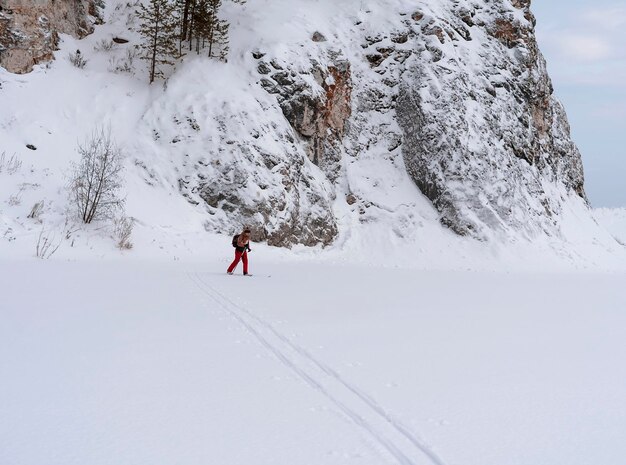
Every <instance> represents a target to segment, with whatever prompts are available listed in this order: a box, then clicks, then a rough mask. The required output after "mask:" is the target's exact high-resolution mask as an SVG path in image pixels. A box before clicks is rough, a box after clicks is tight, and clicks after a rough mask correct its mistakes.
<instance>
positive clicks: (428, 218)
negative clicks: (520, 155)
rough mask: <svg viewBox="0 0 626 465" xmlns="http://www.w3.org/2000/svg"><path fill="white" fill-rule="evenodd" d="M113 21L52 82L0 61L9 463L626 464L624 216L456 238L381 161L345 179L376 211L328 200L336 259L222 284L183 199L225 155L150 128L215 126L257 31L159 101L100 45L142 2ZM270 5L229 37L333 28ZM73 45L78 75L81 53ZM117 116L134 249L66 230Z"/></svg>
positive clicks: (2, 318)
mask: <svg viewBox="0 0 626 465" xmlns="http://www.w3.org/2000/svg"><path fill="white" fill-rule="evenodd" d="M318 3H319V5H320V8H319V9H317V10H316V11H318V12H319V11H332V9H331V8H330V7H331V6H332V5H334V4H336V3H337V2H334V1H331V0H323V1H320V2H318ZM339 3H340V4H341V6H342V8H344V9H345V8H349V7H350V4H349V3H348V2H345V1H344V2H339ZM399 3H402V4H406V5H409V4H410V3H411V2H408V1H405V0H402V2H399ZM107 4H108V5H109V10H107V15H108V16H107V21H108V22H107V24H106V25H105V26H102V27H98V28H97V29H96V32H95V33H94V34H93V35H92V36H90V37H88V38H86V39H84V40H82V41H76V40H74V39H71V38H69V37H67V36H64V37H63V41H62V44H61V50H60V51H59V52H58V53H57V60H56V61H55V62H53V63H51V64H50V65H49V66H45V65H42V66H38V67H36V69H35V71H34V72H33V73H31V74H29V75H24V76H16V75H10V74H8V73H6V72H5V71H4V70H2V69H0V81H1V82H2V87H1V88H0V154H2V153H4V154H5V157H4V159H0V399H2V401H1V402H0V465H5V464H6V465H42V464H46V465H73V464H76V465H78V464H80V465H83V464H90V465H98V464H102V465H105V464H106V465H109V464H113V463H114V464H117V465H125V464H127V465H148V464H149V465H160V464H163V465H166V464H168V465H169V464H174V463H176V464H181V465H193V464H198V465H199V464H203V465H205V464H228V465H236V464H242V465H244V464H245V465H250V464H254V465H270V464H273V465H294V464H297V465H307V464H311V465H314V464H315V465H321V464H323V465H332V464H346V463H358V464H372V465H374V464H375V465H381V464H403V465H409V464H414V465H418V464H419V465H421V464H430V465H432V464H435V465H474V464H475V465H543V464H546V465H547V464H550V465H554V464H559V465H560V464H567V465H590V464H602V465H622V463H623V458H624V457H626V443H625V442H624V441H623V438H624V435H625V434H626V396H624V392H626V373H625V370H624V363H623V361H624V360H625V359H626V345H625V344H624V341H625V340H626V313H625V312H624V308H626V291H625V290H624V286H623V283H624V278H625V277H626V275H625V274H624V270H625V269H626V251H625V248H624V246H623V245H620V243H618V242H617V241H615V240H614V239H613V237H616V238H618V239H619V240H620V241H621V242H622V243H626V233H625V232H624V231H626V228H624V227H622V226H620V224H624V223H623V214H622V213H619V211H618V212H616V211H600V212H598V213H597V214H596V219H595V220H594V218H593V217H592V215H590V214H589V210H588V208H587V207H586V206H585V205H584V204H583V203H582V201H576V202H568V203H566V207H565V208H564V211H563V215H562V218H561V221H562V234H561V235H558V236H548V235H546V236H540V237H535V238H530V239H529V238H528V237H523V236H521V235H520V236H519V237H515V236H513V237H510V238H508V239H507V240H506V241H501V240H499V239H500V238H497V237H494V238H493V240H492V241H489V242H479V241H476V240H472V239H468V238H462V237H459V236H456V235H454V234H453V233H451V232H450V231H448V230H447V229H445V228H444V227H442V226H441V225H440V224H439V221H438V215H437V213H436V212H435V210H434V209H433V208H432V206H431V205H430V204H429V203H428V202H427V201H426V199H425V198H424V197H423V196H422V195H421V194H420V193H419V192H418V191H417V189H416V188H415V186H414V185H413V184H411V183H409V182H408V180H409V178H408V177H407V175H406V173H405V172H404V171H402V169H403V167H402V166H401V165H402V164H401V163H396V162H394V161H393V160H388V159H383V158H380V157H376V156H375V155H376V154H375V153H372V154H370V155H371V156H369V155H368V156H367V157H365V158H364V160H365V161H363V160H361V164H360V165H358V166H357V164H354V166H352V167H351V168H350V170H349V171H350V172H349V173H348V177H353V178H354V179H350V181H351V182H354V183H359V182H360V183H362V185H361V187H362V188H363V189H366V188H368V189H369V188H371V189H374V187H372V186H373V185H374V184H376V189H377V190H376V191H373V190H372V191H371V192H368V195H369V194H371V195H372V198H375V199H376V200H377V202H378V206H377V207H376V208H378V210H376V212H377V213H376V215H378V216H376V215H374V214H372V215H369V216H367V217H366V220H367V221H363V220H362V219H360V218H359V216H358V215H355V214H354V212H351V211H349V209H348V208H347V207H346V205H345V202H344V205H343V206H339V207H338V206H337V205H335V214H336V215H337V217H338V222H339V225H340V228H341V232H340V235H339V237H338V239H337V241H336V242H335V243H334V244H333V245H332V246H331V247H329V248H327V249H325V250H322V249H320V248H304V247H295V248H294V249H292V250H283V249H276V248H271V247H268V246H266V245H263V244H255V245H254V246H253V248H254V251H253V253H252V256H251V260H252V271H253V272H254V273H255V274H256V275H257V276H255V277H253V278H250V279H249V278H243V277H240V276H232V277H230V276H226V275H225V274H224V271H225V269H226V266H227V265H228V262H229V260H230V258H231V257H230V254H231V253H232V249H231V247H230V238H229V237H228V236H227V235H218V234H214V233H208V232H207V230H206V229H205V222H206V220H207V211H206V209H205V208H203V206H202V205H192V204H191V203H189V202H188V201H187V200H186V199H185V198H184V197H183V196H182V195H181V192H180V190H179V187H178V180H179V179H180V177H181V176H183V175H184V174H185V172H184V170H185V169H192V168H193V166H192V165H193V163H194V162H195V161H198V160H199V159H200V158H201V155H202V152H201V150H205V149H206V145H203V144H209V143H220V141H219V140H218V142H215V141H213V142H211V141H212V139H211V138H212V137H213V136H215V134H214V133H211V132H210V130H209V131H208V132H206V133H202V137H201V138H200V139H197V140H194V139H193V138H192V137H191V136H190V137H189V138H188V140H191V142H189V144H188V145H185V144H186V142H185V140H187V139H185V138H184V137H183V138H182V139H181V140H180V141H179V142H180V144H179V145H178V147H183V146H184V147H187V148H189V152H190V157H191V158H190V159H193V162H189V163H187V162H185V161H184V159H183V158H182V155H181V154H180V153H178V152H177V150H179V149H176V148H174V147H175V145H173V143H172V144H170V140H169V139H167V140H166V141H165V142H160V143H157V142H156V141H155V140H154V139H153V137H152V136H153V135H152V134H151V132H150V129H151V128H153V127H160V128H162V129H163V130H164V131H167V130H172V131H178V130H179V129H177V128H176V127H175V126H174V124H173V123H172V122H171V121H170V120H168V119H167V118H165V117H164V118H163V119H162V120H160V119H159V118H160V116H162V114H165V113H168V115H169V116H172V115H175V114H176V113H177V111H179V110H180V111H181V112H183V111H184V110H185V109H186V108H187V107H190V106H191V107H193V108H194V111H198V112H204V113H202V115H203V117H204V118H205V121H204V122H205V123H206V124H203V128H207V127H208V128H211V127H212V126H211V124H210V123H211V121H212V120H211V118H212V117H213V116H215V115H214V113H215V112H216V111H217V110H216V108H217V107H218V103H219V102H221V101H226V100H228V99H231V100H234V98H235V95H234V93H236V92H238V91H240V90H241V89H243V88H246V89H247V87H246V86H247V85H248V84H250V83H249V82H248V81H247V80H252V81H254V80H256V79H257V78H258V76H256V77H251V74H250V71H251V70H254V66H255V64H252V65H250V63H248V62H247V61H246V60H250V58H249V51H250V50H249V49H250V47H252V45H253V44H252V43H251V42H250V41H251V40H252V39H253V35H251V34H247V35H246V34H243V35H242V34H240V35H236V34H235V33H233V38H234V39H233V43H232V50H233V59H232V60H231V61H229V63H228V64H227V65H221V64H216V63H214V62H210V61H208V60H203V59H191V58H188V59H187V60H186V62H185V63H184V64H182V65H180V67H179V70H178V73H179V74H178V75H177V77H175V78H173V79H171V80H170V81H169V83H168V86H167V88H165V86H163V85H161V84H157V85H153V86H152V87H149V86H147V84H146V79H144V78H145V76H144V75H143V72H142V71H141V68H142V66H143V64H141V63H137V62H136V63H135V65H136V70H137V72H136V74H135V75H134V76H131V75H128V74H125V73H120V72H113V71H112V70H113V69H114V68H115V67H116V66H117V65H118V64H120V60H123V59H124V56H125V55H124V53H125V51H124V49H123V48H122V47H118V48H114V49H113V50H112V51H111V52H104V51H98V50H95V48H97V44H98V43H99V42H100V41H101V40H102V39H110V38H111V37H113V36H115V35H120V36H123V37H128V38H130V39H131V40H136V37H133V36H132V34H130V33H129V32H128V30H127V25H126V23H125V19H126V16H127V13H128V11H125V10H124V8H123V7H122V9H120V10H113V9H112V8H113V7H114V6H115V5H118V4H119V5H122V6H123V5H124V4H126V2H121V1H120V2H117V1H114V0H111V1H110V2H107ZM281 4H283V5H284V6H286V8H285V9H284V11H282V10H281V6H280V5H281ZM394 4H395V3H394ZM231 6H232V5H231ZM263 6H264V5H263V4H262V3H261V2H259V3H254V4H253V2H249V4H248V7H247V8H248V10H247V11H248V12H249V14H250V15H251V16H250V17H251V18H255V19H258V21H250V22H249V23H246V24H233V27H232V29H231V31H237V30H238V29H246V28H247V29H254V28H255V27H257V26H258V27H259V28H260V29H263V30H264V31H265V33H266V34H267V37H266V38H265V40H266V42H265V43H264V44H263V45H264V46H265V47H266V48H268V49H272V47H274V48H275V49H280V44H279V43H277V42H276V40H278V39H281V40H284V37H285V35H284V34H287V35H288V36H289V37H292V36H298V37H300V36H301V37H304V38H306V40H308V37H309V36H310V32H311V31H309V30H308V29H310V28H311V27H313V26H314V23H319V22H320V21H321V22H323V20H324V18H325V17H326V16H324V17H322V18H321V19H320V18H318V17H313V16H315V15H313V16H311V15H309V16H307V15H306V12H301V11H295V10H297V8H294V7H293V5H290V2H289V1H287V0H281V1H280V2H279V1H278V0H276V1H275V2H272V3H271V5H270V2H265V6H267V7H268V9H267V10H266V9H264V8H263ZM270 6H271V8H269V7H270ZM287 7H289V8H287ZM322 7H323V8H322ZM407 8H408V7H407ZM281 11H282V14H281V15H278V16H276V18H273V17H272V14H274V13H276V12H279V13H280V12H281ZM296 14H298V15H300V16H299V19H298V21H295V22H290V18H291V17H292V16H293V15H296ZM255 15H256V16H255ZM270 20H272V21H274V22H276V24H277V25H278V24H280V25H281V26H282V28H283V29H282V32H281V31H274V30H270V31H268V30H267V27H265V26H263V28H262V27H261V25H267V24H269V21H270ZM282 23H284V24H282ZM248 32H249V31H248ZM257 32H258V31H257ZM322 32H325V33H326V32H327V31H325V30H324V31H322ZM272 41H274V42H272ZM94 47H95V48H94ZM77 48H80V49H81V50H83V53H84V54H85V56H86V58H87V59H88V60H89V63H88V65H87V67H86V68H85V69H84V70H78V69H76V68H74V67H72V66H71V65H70V64H69V62H68V61H67V59H66V57H67V55H68V53H69V52H71V51H74V50H76V49H77ZM244 53H245V55H244ZM244 65H245V66H244ZM238 66H239V67H240V68H238ZM242 70H243V71H245V73H244V72H240V71H242ZM209 73H211V75H212V76H213V81H212V82H214V83H220V84H224V83H227V82H230V81H232V82H231V84H232V86H230V87H228V89H226V91H224V90H223V89H217V88H215V87H213V88H207V89H206V94H203V93H202V92H197V93H189V95H187V93H186V92H185V80H186V79H188V82H190V83H197V82H196V81H197V80H203V79H204V76H205V75H209ZM198 76H200V77H198ZM231 78H232V79H231ZM252 81H251V82H252ZM249 91H250V92H251V93H254V98H256V99H258V101H262V102H265V103H267V104H268V106H267V108H269V110H268V114H271V115H273V116H272V117H278V116H280V114H279V113H277V109H276V105H275V102H274V103H272V104H271V105H270V103H271V102H270V96H268V95H267V94H266V93H265V91H263V90H262V89H261V88H260V87H258V88H257V87H250V88H249ZM246 92H247V91H246ZM202 98H204V99H206V100H202ZM250 98H252V97H250ZM220 99H222V100H220ZM242 101H243V100H242ZM243 102H244V103H245V102H246V101H243ZM268 102H269V103H268ZM240 103H241V102H240ZM245 104H246V105H248V103H245ZM242 105H243V104H242ZM251 105H252V104H250V106H251ZM272 105H273V106H272ZM235 107H236V105H235ZM166 110H167V111H166ZM257 110H258V109H257ZM252 114H253V115H257V116H258V114H257V113H252ZM277 115H278V116H277ZM102 124H105V125H110V127H111V131H112V133H113V134H114V135H115V138H116V139H117V141H118V142H119V143H120V145H122V146H123V148H124V150H125V152H126V153H127V155H128V158H127V166H126V173H125V181H126V185H125V191H126V195H127V204H126V211H127V213H128V214H129V215H131V216H132V217H134V218H135V219H136V226H135V230H134V233H133V237H132V239H131V240H132V242H133V243H134V248H133V249H132V250H130V251H120V250H117V249H116V248H115V241H114V239H113V237H112V235H113V233H112V231H111V225H110V224H105V223H99V224H93V225H90V226H84V225H79V224H77V223H76V222H75V221H74V220H73V219H71V214H69V213H68V208H69V205H68V202H67V192H66V191H65V185H66V184H67V174H68V172H69V166H70V162H72V161H76V159H77V154H76V151H75V149H76V144H77V141H80V140H82V139H83V138H84V137H86V136H87V135H88V134H89V133H90V132H91V131H92V130H93V129H94V127H96V126H98V125H102ZM283 124H285V122H283ZM244 129H245V128H244ZM189 131H191V130H189ZM242 132H245V131H242ZM167 135H168V136H169V135H170V134H169V133H167ZM187 135H188V134H187ZM183 136H185V134H183ZM194 137H195V136H194ZM172 140H173V139H172ZM27 144H32V145H34V146H35V147H36V148H37V150H30V149H28V148H26V145H27ZM159 144H161V145H159ZM168 144H169V145H168ZM177 144H178V142H177ZM177 154H178V155H181V157H178V158H177ZM368 157H369V158H368ZM186 164H188V165H189V166H186ZM396 165H398V166H396ZM311 169H312V170H313V169H314V168H311ZM367 173H370V174H372V175H374V174H375V175H376V176H374V178H375V179H374V180H375V181H376V182H370V180H369V179H367V177H366V174H367ZM390 180H391V181H390ZM370 184H371V185H372V186H370ZM40 201H44V202H45V205H44V208H43V210H42V212H41V214H40V215H39V216H38V217H37V218H27V215H28V214H29V213H30V211H31V208H32V207H33V205H34V204H35V203H36V202H40ZM337 203H339V202H337ZM620 215H621V218H622V219H621V220H620V219H619V218H620ZM68 218H70V219H69V220H68ZM596 220H597V221H598V223H599V224H600V227H599V226H598V224H597V223H596V222H595V221H596ZM620 222H621V223H620ZM224 232H225V231H224ZM40 237H41V238H43V239H45V238H48V239H49V241H50V243H51V244H52V248H54V247H56V246H57V245H58V246H59V248H58V250H57V251H56V253H55V254H54V255H52V257H51V259H50V260H35V259H33V258H32V257H33V256H34V255H35V252H36V246H37V243H38V239H39V238H40ZM621 238H624V239H621ZM40 242H41V241H40ZM538 270H541V271H538ZM574 270H576V271H574ZM610 270H613V271H610ZM496 271H497V272H496Z"/></svg>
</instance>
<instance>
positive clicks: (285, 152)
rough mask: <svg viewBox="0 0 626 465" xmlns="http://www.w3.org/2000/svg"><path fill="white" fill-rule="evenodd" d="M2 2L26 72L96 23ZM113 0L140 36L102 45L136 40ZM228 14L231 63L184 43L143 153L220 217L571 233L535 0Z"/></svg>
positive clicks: (209, 223)
mask: <svg viewBox="0 0 626 465" xmlns="http://www.w3.org/2000/svg"><path fill="white" fill-rule="evenodd" d="M0 1H2V3H0V4H1V5H2V11H0V37H1V39H0V40H1V42H0V43H2V44H3V45H2V46H3V47H4V49H3V51H2V55H1V59H2V64H3V66H6V67H7V68H9V69H11V70H13V71H16V72H24V71H27V70H28V69H29V68H30V67H32V65H33V64H34V63H36V62H37V61H39V60H41V59H44V58H49V56H50V54H51V52H52V50H53V49H54V47H55V44H56V41H57V40H58V38H57V34H58V32H68V33H71V34H73V35H76V36H81V35H84V34H86V33H88V32H89V31H90V30H91V27H92V26H91V24H92V22H93V21H95V20H94V19H93V18H91V16H93V15H94V14H95V9H94V4H93V3H92V2H90V1H86V0H81V1H79V0H75V1H66V2H59V1H58V0H57V1H56V3H54V6H53V3H52V0H51V1H50V2H48V1H41V2H29V4H30V5H31V6H30V7H27V6H26V4H27V3H28V2H25V1H19V0H0ZM112 3H114V4H115V6H111V5H110V6H109V9H110V11H111V14H110V17H107V24H108V27H109V28H113V29H111V30H116V31H118V32H122V31H123V32H124V34H125V35H127V36H128V37H129V38H130V39H131V43H129V44H128V45H127V46H125V47H127V49H125V50H123V49H122V48H121V47H117V48H113V49H112V50H111V51H109V52H104V51H94V53H99V54H103V53H111V54H123V53H125V52H128V51H129V50H130V49H131V47H132V45H133V42H135V43H136V42H137V41H138V37H137V35H136V34H135V35H133V32H132V30H131V31H129V30H128V29H129V27H130V29H132V28H133V25H132V21H129V20H128V19H129V18H132V12H133V9H134V7H133V5H132V4H131V3H128V2H121V1H116V2H112ZM223 15H224V17H225V18H227V19H228V20H229V21H230V23H231V29H230V34H231V53H230V56H229V60H228V63H226V64H224V63H217V62H214V61H211V60H207V59H202V58H198V57H195V56H194V54H190V55H188V56H187V57H185V58H184V59H183V60H182V61H181V63H179V65H178V68H177V70H176V71H175V72H174V70H171V72H170V73H169V75H170V77H169V79H168V80H167V82H166V83H164V84H165V85H164V87H163V91H162V92H161V91H160V90H159V91H156V90H155V91H154V92H152V93H151V99H152V100H151V102H150V104H149V105H148V106H147V108H146V111H145V112H144V113H142V117H141V119H140V121H138V123H137V127H136V128H135V129H134V130H133V133H134V134H137V137H136V138H135V140H134V141H133V148H132V150H131V151H130V152H131V153H132V154H133V160H134V165H135V166H136V167H138V169H139V170H140V172H141V176H143V178H144V179H145V181H146V182H148V183H150V184H151V185H152V184H155V185H156V184H158V183H162V184H164V185H166V186H168V188H173V189H175V190H176V192H177V193H178V194H182V195H183V196H184V197H185V198H186V199H187V200H188V201H189V203H190V204H192V205H194V208H196V210H197V211H198V213H199V214H201V215H203V216H204V218H205V220H204V224H205V227H206V229H208V230H211V231H218V232H223V233H230V232H234V231H236V230H237V229H239V228H241V226H242V225H247V226H250V227H252V228H253V230H254V231H255V237H254V239H255V240H266V241H268V242H269V243H270V244H272V245H281V246H290V245H294V244H305V245H315V244H323V245H328V244H330V243H332V242H333V241H334V240H335V239H336V238H337V237H338V236H339V235H341V233H342V232H343V233H346V235H349V231H350V230H351V228H353V227H358V226H359V225H369V224H372V223H376V224H378V225H382V226H383V227H384V228H386V229H387V230H389V231H392V232H393V234H395V235H396V236H397V237H399V238H401V239H403V238H407V237H411V236H414V233H415V231H416V230H419V229H420V228H422V227H423V225H424V224H425V223H429V224H430V222H431V220H432V219H433V218H435V220H436V221H438V222H439V223H441V224H443V225H444V226H445V227H447V228H449V229H450V230H452V231H454V232H455V233H457V234H459V235H467V236H471V237H474V238H478V239H488V238H490V237H493V236H494V235H498V236H503V237H507V236H510V235H514V236H516V237H517V236H519V234H522V235H523V236H524V237H526V238H531V239H532V238H533V237H536V236H537V235H539V234H544V235H545V234H547V235H550V236H555V235H558V234H559V232H560V221H561V220H560V218H561V212H562V211H563V207H564V205H566V204H567V203H568V202H569V201H570V200H572V199H574V200H576V199H582V201H583V202H584V199H585V193H584V181H583V170H582V163H581V157H580V154H579V152H578V150H577V148H576V146H575V145H574V144H573V142H572V140H571V138H570V134H569V127H568V123H567V118H566V115H565V111H564V110H563V108H562V106H561V105H560V104H559V102H558V101H557V100H556V99H555V98H554V96H553V89H552V85H551V82H550V78H549V76H548V73H547V71H546V63H545V60H544V59H543V57H542V55H541V53H540V51H539V48H538V46H537V42H536V39H535V34H534V28H535V18H534V17H533V15H532V12H531V10H530V2H529V1H528V0H490V1H487V0H438V1H425V0H424V1H415V0H361V1H359V2H353V1H337V0H318V1H316V2H310V1H308V0H274V1H272V2H256V1H249V2H247V3H245V4H243V5H242V4H236V3H235V2H224V10H223ZM16 31H18V32H16ZM19 31H22V33H19ZM25 31H26V32H25ZM107 37H108V36H107ZM197 58H198V59H197ZM108 59H109V60H108V61H109V62H110V61H111V60H114V59H115V56H110V57H108ZM103 61H106V57H104V58H103ZM130 68H131V67H129V69H130ZM113 72H115V71H113ZM134 72H135V73H136V75H135V77H136V79H137V80H138V81H141V83H142V86H144V84H143V80H144V79H143V76H142V73H143V70H142V69H141V68H139V67H138V66H136V65H135V66H134ZM144 87H145V86H144ZM129 95H131V94H129ZM133 124H135V123H133ZM165 165H168V170H165V168H164V166H165ZM169 168H172V169H169ZM160 172H162V173H164V172H167V173H168V174H167V175H165V174H162V175H160V174H159V173H160ZM171 173H175V175H172V174H171ZM438 227H439V226H438ZM344 237H345V236H344Z"/></svg>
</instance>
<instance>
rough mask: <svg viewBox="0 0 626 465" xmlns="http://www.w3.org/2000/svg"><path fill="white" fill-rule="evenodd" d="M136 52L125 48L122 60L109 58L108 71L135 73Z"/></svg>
mask: <svg viewBox="0 0 626 465" xmlns="http://www.w3.org/2000/svg"><path fill="white" fill-rule="evenodd" d="M136 57H137V51H136V50H135V49H134V48H133V49H130V48H127V49H126V52H125V55H124V57H123V58H116V57H111V58H109V68H108V69H109V71H110V72H112V73H129V74H132V73H133V72H134V71H135V58H136Z"/></svg>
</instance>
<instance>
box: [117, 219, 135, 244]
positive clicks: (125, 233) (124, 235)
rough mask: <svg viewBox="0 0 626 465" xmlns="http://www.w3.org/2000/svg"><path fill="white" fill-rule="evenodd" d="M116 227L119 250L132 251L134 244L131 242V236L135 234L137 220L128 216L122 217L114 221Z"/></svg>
mask: <svg viewBox="0 0 626 465" xmlns="http://www.w3.org/2000/svg"><path fill="white" fill-rule="evenodd" d="M114 226H115V238H116V239H117V248H118V249H120V250H130V249H132V248H133V243H132V242H131V241H130V236H131V235H132V233H133V226H135V220H134V219H133V218H131V217H128V216H126V215H122V216H120V217H118V218H116V219H115V220H114Z"/></svg>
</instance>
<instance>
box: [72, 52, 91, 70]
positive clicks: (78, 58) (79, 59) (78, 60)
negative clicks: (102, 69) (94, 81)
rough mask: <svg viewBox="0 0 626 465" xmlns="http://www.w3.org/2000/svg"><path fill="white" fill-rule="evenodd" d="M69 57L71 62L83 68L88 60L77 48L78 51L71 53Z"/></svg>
mask: <svg viewBox="0 0 626 465" xmlns="http://www.w3.org/2000/svg"><path fill="white" fill-rule="evenodd" d="M68 58H69V60H70V63H72V64H73V65H74V66H76V67H77V68H79V69H83V68H84V67H85V65H86V64H87V61H88V60H85V59H84V58H83V54H82V53H80V50H76V53H70V54H69V56H68Z"/></svg>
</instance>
